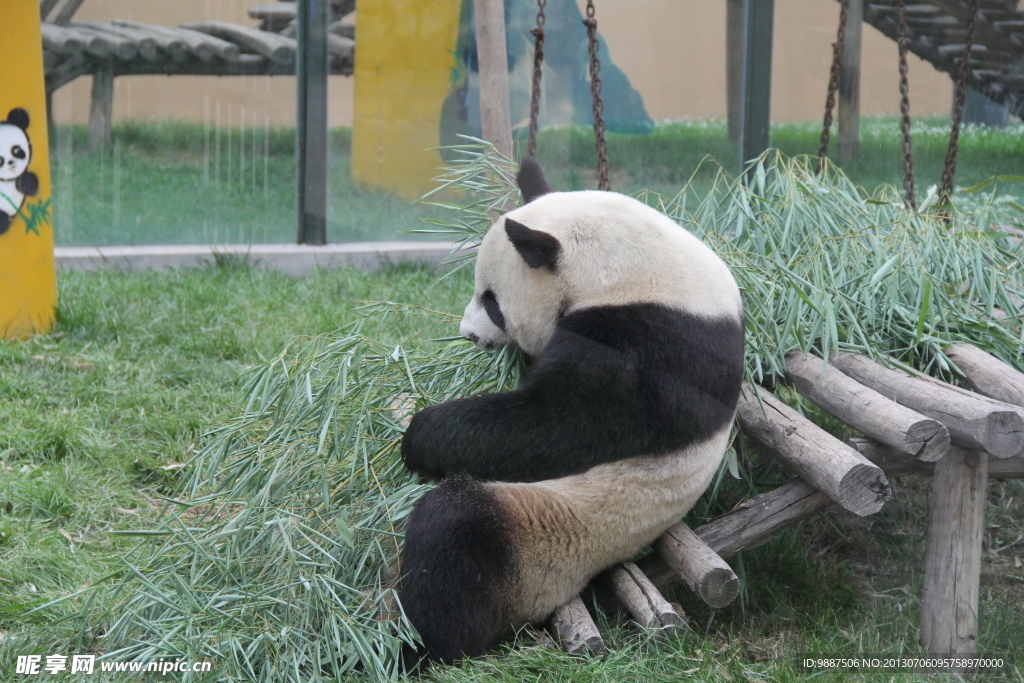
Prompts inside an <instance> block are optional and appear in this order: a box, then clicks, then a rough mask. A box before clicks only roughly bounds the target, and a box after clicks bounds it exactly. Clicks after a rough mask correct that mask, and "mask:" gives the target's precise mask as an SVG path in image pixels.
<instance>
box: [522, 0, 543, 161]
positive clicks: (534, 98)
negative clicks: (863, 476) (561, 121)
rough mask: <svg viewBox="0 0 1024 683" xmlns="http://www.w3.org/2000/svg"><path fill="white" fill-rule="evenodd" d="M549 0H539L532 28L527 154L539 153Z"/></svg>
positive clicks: (534, 154)
mask: <svg viewBox="0 0 1024 683" xmlns="http://www.w3.org/2000/svg"><path fill="white" fill-rule="evenodd" d="M547 4H548V0H537V25H536V26H534V27H533V28H531V29H530V33H532V34H533V38H534V43H533V85H532V87H531V89H530V140H529V142H528V143H527V145H526V154H527V156H531V157H532V156H536V154H537V119H538V118H539V117H540V79H541V76H542V75H543V74H542V71H543V69H542V67H543V65H544V22H545V21H546V20H547V17H545V16H544V8H545V7H546V6H547Z"/></svg>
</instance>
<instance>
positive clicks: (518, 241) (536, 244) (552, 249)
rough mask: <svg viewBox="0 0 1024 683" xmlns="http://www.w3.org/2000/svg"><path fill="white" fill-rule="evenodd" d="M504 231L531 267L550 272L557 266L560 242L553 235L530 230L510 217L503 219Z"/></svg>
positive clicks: (560, 248)
mask: <svg viewBox="0 0 1024 683" xmlns="http://www.w3.org/2000/svg"><path fill="white" fill-rule="evenodd" d="M505 233H506V234H507V235H508V238H509V240H511V242H512V246H514V247H515V248H516V251H518V252H519V255H520V256H522V257H523V260H524V261H526V265H528V266H530V267H531V268H547V269H548V270H550V271H551V272H552V273H553V272H555V270H557V268H558V256H559V254H561V253H562V244H561V243H560V242H559V241H558V240H557V239H556V238H555V237H554V236H553V235H549V234H548V233H546V232H541V231H540V230H531V229H530V228H528V227H526V226H525V225H523V224H522V223H520V222H518V221H515V220H513V219H511V218H506V219H505Z"/></svg>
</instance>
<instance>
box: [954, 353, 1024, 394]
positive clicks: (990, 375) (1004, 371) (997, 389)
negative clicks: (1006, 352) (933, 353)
mask: <svg viewBox="0 0 1024 683" xmlns="http://www.w3.org/2000/svg"><path fill="white" fill-rule="evenodd" d="M946 356H947V357H948V358H949V359H950V360H951V361H953V363H955V364H956V366H957V367H958V368H960V371H961V372H963V373H964V377H966V378H967V383H968V384H970V385H971V388H972V389H974V390H975V391H976V392H978V393H979V394H983V395H985V396H988V397H989V398H994V399H996V400H997V401H1003V402H1004V403H1009V404H1011V405H1015V406H1022V407H1024V374H1022V373H1020V372H1018V371H1017V370H1015V369H1014V368H1012V367H1010V366H1009V365H1007V364H1006V363H1004V362H1003V361H1001V360H999V359H998V358H996V357H995V356H992V355H989V354H987V353H985V352H984V351H982V350H981V349H979V348H978V347H977V346H974V345H972V344H954V345H953V346H951V347H949V348H948V349H946Z"/></svg>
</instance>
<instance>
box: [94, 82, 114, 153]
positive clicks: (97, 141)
mask: <svg viewBox="0 0 1024 683" xmlns="http://www.w3.org/2000/svg"><path fill="white" fill-rule="evenodd" d="M113 114H114V67H113V65H111V64H104V65H103V66H101V67H100V68H98V69H96V70H95V71H93V73H92V102H91V103H90V105H89V149H90V150H91V151H93V152H98V151H100V150H102V149H103V148H104V147H106V146H107V145H109V144H110V140H111V137H112V132H111V131H112V126H113V123H112V120H113Z"/></svg>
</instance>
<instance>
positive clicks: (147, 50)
mask: <svg viewBox="0 0 1024 683" xmlns="http://www.w3.org/2000/svg"><path fill="white" fill-rule="evenodd" d="M70 25H71V26H74V27H81V28H84V29H88V30H91V31H95V32H98V33H108V34H110V35H114V36H118V37H120V38H122V39H125V40H129V41H131V43H132V44H133V45H135V49H136V51H137V52H138V54H139V55H141V56H142V57H143V58H144V59H150V60H153V59H157V58H158V57H159V56H160V51H159V49H158V48H157V44H156V39H155V38H154V36H153V34H152V33H150V32H148V31H141V30H139V29H135V28H130V27H128V26H118V25H116V24H111V23H105V22H101V21H76V22H74V23H72V24H70Z"/></svg>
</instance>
